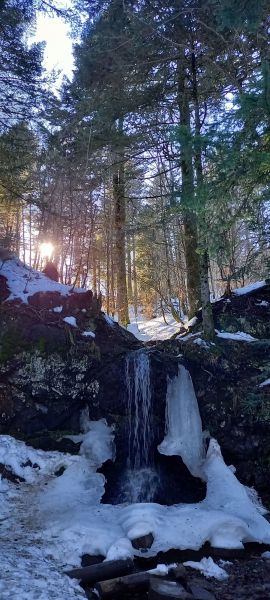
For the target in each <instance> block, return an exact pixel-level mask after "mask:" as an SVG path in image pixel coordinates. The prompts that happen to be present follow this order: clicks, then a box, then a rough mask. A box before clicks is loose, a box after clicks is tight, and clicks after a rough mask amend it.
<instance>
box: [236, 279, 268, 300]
mask: <svg viewBox="0 0 270 600" xmlns="http://www.w3.org/2000/svg"><path fill="white" fill-rule="evenodd" d="M265 285H266V281H265V279H264V280H263V281H255V283H250V284H249V285H245V286H244V287H242V288H238V289H235V290H233V292H232V293H233V295H234V296H244V295H245V294H250V292H254V291H255V290H259V289H260V288H263V287H264V286H265Z"/></svg>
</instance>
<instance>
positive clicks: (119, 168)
mask: <svg viewBox="0 0 270 600" xmlns="http://www.w3.org/2000/svg"><path fill="white" fill-rule="evenodd" d="M115 163H116V164H115V166H114V174H113V200H114V225H115V262H116V265H115V266H116V276H117V306H116V308H117V312H118V320H119V323H121V324H122V325H124V326H126V325H127V324H128V323H129V317H128V295H127V282H126V250H125V225H126V205H125V182H124V162H123V156H122V153H120V152H119V153H117V155H116V156H115Z"/></svg>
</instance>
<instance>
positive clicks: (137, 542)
mask: <svg viewBox="0 0 270 600" xmlns="http://www.w3.org/2000/svg"><path fill="white" fill-rule="evenodd" d="M153 542H154V536H153V534H152V533H148V534H147V535H143V536H141V537H138V538H135V539H134V540H131V543H132V546H133V548H136V550H142V549H143V550H148V549H149V548H151V546H152V544H153Z"/></svg>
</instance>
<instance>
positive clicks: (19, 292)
mask: <svg viewBox="0 0 270 600" xmlns="http://www.w3.org/2000/svg"><path fill="white" fill-rule="evenodd" d="M0 275H3V276H4V277H5V278H6V280H7V285H8V288H9V290H10V295H9V297H8V298H7V301H11V300H16V299H19V300H21V301H22V302H24V303H27V302H28V298H29V297H30V296H33V294H35V293H36V292H58V293H59V294H61V295H62V296H68V295H69V294H71V293H80V292H85V290H83V289H80V288H73V286H69V285H64V284H62V283H58V282H57V281H53V280H52V279H50V278H49V277H47V275H45V274H44V273H40V272H39V271H35V270H34V269H32V268H30V267H27V266H26V265H24V264H23V262H22V261H21V260H19V259H10V260H6V261H2V260H0Z"/></svg>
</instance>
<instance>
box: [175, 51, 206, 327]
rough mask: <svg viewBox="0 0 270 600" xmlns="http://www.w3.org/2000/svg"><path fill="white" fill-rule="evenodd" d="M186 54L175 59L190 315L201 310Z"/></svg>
mask: <svg viewBox="0 0 270 600" xmlns="http://www.w3.org/2000/svg"><path fill="white" fill-rule="evenodd" d="M185 60H186V59H185V55H184V52H183V53H182V56H181V57H180V58H179V59H178V63H177V79H178V106H179V112H180V126H181V176H182V205H183V224H184V237H185V241H184V248H185V259H186V270H187V294H188V304H189V316H193V315H194V314H195V312H196V311H197V310H198V308H199V307H200V272H199V256H198V253H197V219H196V214H195V212H194V207H193V204H194V181H193V165H192V149H191V147H190V146H191V144H190V140H191V129H190V107H189V90H188V89H187V86H186V69H185Z"/></svg>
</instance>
